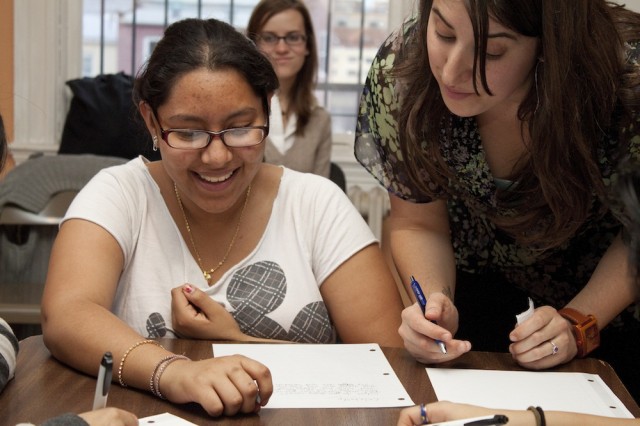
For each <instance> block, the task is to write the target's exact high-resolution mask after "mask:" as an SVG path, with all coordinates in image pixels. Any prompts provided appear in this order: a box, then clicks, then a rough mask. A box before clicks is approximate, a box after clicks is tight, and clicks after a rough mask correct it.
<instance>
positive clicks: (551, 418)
mask: <svg viewBox="0 0 640 426" xmlns="http://www.w3.org/2000/svg"><path fill="white" fill-rule="evenodd" d="M632 164H633V165H629V164H625V165H624V166H622V168H621V170H620V176H619V181H618V183H617V184H616V190H617V192H616V193H617V197H618V198H619V199H620V200H621V202H622V204H623V206H624V211H625V216H624V224H625V231H624V236H625V238H624V239H625V241H626V242H628V244H629V264H630V265H631V270H630V275H632V276H634V277H635V281H636V285H638V286H640V276H639V275H638V268H640V164H636V163H632ZM636 362H638V360H636ZM636 365H637V366H640V365H638V364H636ZM495 414H504V415H506V416H507V417H508V418H509V422H508V423H507V424H508V425H509V426H539V425H541V424H543V419H544V423H545V424H547V425H549V426H609V425H611V426H618V425H620V426H624V425H640V419H620V418H608V417H601V416H593V415H587V414H577V413H567V412H560V411H547V412H545V411H544V409H543V408H542V407H537V408H536V407H530V408H529V409H528V410H502V409H495V408H486V407H478V406H475V405H468V404H457V403H453V402H449V401H441V402H435V403H432V404H426V405H425V404H422V405H419V406H414V407H410V408H405V409H403V410H402V412H401V413H400V417H399V419H398V426H410V425H419V424H429V423H436V422H445V421H450V420H457V419H465V418H471V417H480V416H492V415H495Z"/></svg>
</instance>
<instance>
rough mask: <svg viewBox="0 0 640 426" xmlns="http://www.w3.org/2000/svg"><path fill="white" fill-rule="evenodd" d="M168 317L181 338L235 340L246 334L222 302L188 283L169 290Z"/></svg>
mask: <svg viewBox="0 0 640 426" xmlns="http://www.w3.org/2000/svg"><path fill="white" fill-rule="evenodd" d="M171 319H172V322H173V328H174V331H175V332H176V333H177V334H178V335H179V336H182V337H190V338H195V339H212V340H213V339H215V340H235V341H242V340H245V339H246V337H247V336H246V335H245V334H243V333H242V331H241V330H240V326H239V325H238V323H237V322H236V320H235V319H234V318H233V316H232V315H231V314H230V313H229V312H227V310H226V309H225V308H224V307H223V306H222V305H220V304H219V303H218V302H216V301H215V300H213V299H212V298H211V297H210V296H209V295H208V294H206V293H205V292H203V291H202V290H200V289H198V288H196V287H194V286H192V285H190V284H185V285H183V286H180V287H176V288H174V289H173V290H171Z"/></svg>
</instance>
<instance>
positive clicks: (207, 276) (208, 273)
mask: <svg viewBox="0 0 640 426" xmlns="http://www.w3.org/2000/svg"><path fill="white" fill-rule="evenodd" d="M173 190H174V191H175V193H176V200H178V206H180V211H181V212H182V217H183V218H184V224H185V225H186V227H187V234H189V240H191V245H192V246H193V251H194V252H195V254H196V258H197V259H198V266H199V267H200V269H202V275H203V276H204V279H205V280H206V281H207V283H208V284H211V276H212V275H213V274H214V272H216V271H217V270H218V268H219V267H221V266H222V264H223V263H224V262H225V261H226V260H227V257H228V256H229V252H231V249H232V248H233V245H234V244H235V242H236V237H237V236H238V231H240V223H241V222H242V216H243V215H244V210H245V209H246V208H247V203H248V202H249V194H251V185H249V187H248V188H247V196H246V197H245V199H244V204H243V205H242V210H241V211H240V217H239V218H238V224H237V225H236V232H235V233H234V234H233V238H232V239H231V243H229V247H228V248H227V252H226V253H225V254H224V257H223V258H222V260H221V261H220V262H218V264H217V265H216V266H215V267H214V268H211V269H209V270H208V271H207V270H206V269H204V266H202V259H201V258H200V253H199V252H198V248H197V247H196V242H195V241H194V240H193V235H192V234H191V226H189V220H187V214H186V213H185V211H184V206H183V205H182V200H181V199H180V194H179V193H178V186H177V185H176V183H175V182H173Z"/></svg>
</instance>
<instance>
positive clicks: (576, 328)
mask: <svg viewBox="0 0 640 426" xmlns="http://www.w3.org/2000/svg"><path fill="white" fill-rule="evenodd" d="M558 313H559V314H560V315H562V317H563V318H564V319H566V320H567V321H569V322H570V323H571V326H572V327H571V330H572V331H573V337H574V338H575V339H576V346H577V347H578V356H579V357H580V358H583V357H585V356H587V354H589V353H590V352H591V351H593V350H594V349H595V348H597V347H598V346H600V331H599V330H598V321H597V320H596V317H594V316H593V315H591V314H589V315H584V314H582V313H581V312H578V311H576V310H575V309H572V308H562V309H560V310H559V311H558Z"/></svg>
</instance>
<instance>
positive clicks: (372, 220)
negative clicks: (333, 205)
mask: <svg viewBox="0 0 640 426" xmlns="http://www.w3.org/2000/svg"><path fill="white" fill-rule="evenodd" d="M347 194H348V195H349V198H350V199H351V202H352V203H353V205H354V206H356V208H357V209H358V211H359V212H360V214H361V215H362V217H363V218H364V219H365V220H366V221H367V223H368V224H369V227H370V228H371V231H373V234H374V235H375V236H376V238H377V239H378V241H381V240H382V221H383V219H384V218H385V216H386V215H387V214H388V213H389V194H388V193H387V191H385V190H384V189H382V188H380V187H373V188H370V189H369V190H367V191H365V190H364V189H362V188H361V187H359V186H357V185H355V186H350V187H349V189H348V190H347Z"/></svg>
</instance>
